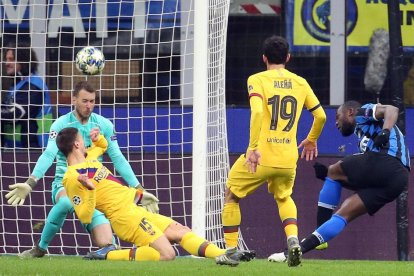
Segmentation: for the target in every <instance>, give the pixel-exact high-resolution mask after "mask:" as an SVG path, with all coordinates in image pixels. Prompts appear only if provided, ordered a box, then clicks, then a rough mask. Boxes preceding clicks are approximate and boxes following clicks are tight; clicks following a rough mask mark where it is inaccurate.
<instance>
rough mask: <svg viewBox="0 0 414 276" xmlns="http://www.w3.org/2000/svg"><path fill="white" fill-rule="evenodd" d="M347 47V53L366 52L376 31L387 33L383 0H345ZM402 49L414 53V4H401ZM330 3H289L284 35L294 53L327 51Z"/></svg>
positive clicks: (323, 0)
mask: <svg viewBox="0 0 414 276" xmlns="http://www.w3.org/2000/svg"><path fill="white" fill-rule="evenodd" d="M346 1H347V15H346V33H347V46H348V51H350V52H366V51H368V46H369V40H370V38H371V36H372V33H373V31H374V30H375V29H380V28H382V29H386V30H388V12H387V1H386V0H346ZM400 12H401V19H402V20H401V32H402V38H403V46H404V49H405V50H407V51H414V36H413V35H412V34H413V32H414V1H412V0H400ZM330 16H331V11H330V0H288V2H287V5H286V17H285V18H286V34H287V38H288V40H289V43H290V44H291V45H292V51H293V52H309V51H325V52H328V51H329V41H330Z"/></svg>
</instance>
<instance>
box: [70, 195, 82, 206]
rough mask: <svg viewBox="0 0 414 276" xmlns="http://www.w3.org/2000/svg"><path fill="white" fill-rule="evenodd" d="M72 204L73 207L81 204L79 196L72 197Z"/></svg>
mask: <svg viewBox="0 0 414 276" xmlns="http://www.w3.org/2000/svg"><path fill="white" fill-rule="evenodd" d="M72 202H73V204H75V205H79V204H81V202H82V199H81V198H80V196H77V195H75V196H73V197H72Z"/></svg>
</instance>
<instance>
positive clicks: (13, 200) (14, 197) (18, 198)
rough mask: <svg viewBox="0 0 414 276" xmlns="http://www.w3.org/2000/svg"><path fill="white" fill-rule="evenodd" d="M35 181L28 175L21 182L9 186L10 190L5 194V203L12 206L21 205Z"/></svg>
mask: <svg viewBox="0 0 414 276" xmlns="http://www.w3.org/2000/svg"><path fill="white" fill-rule="evenodd" d="M36 183H37V181H36V179H35V178H33V177H29V179H27V180H26V181H25V182H23V183H16V184H13V185H10V186H9V189H10V192H8V193H7V194H6V199H7V203H8V204H10V205H13V206H17V205H19V206H21V205H23V204H24V202H25V200H26V197H27V196H28V195H29V194H30V192H31V191H32V188H33V187H34V186H35V185H36Z"/></svg>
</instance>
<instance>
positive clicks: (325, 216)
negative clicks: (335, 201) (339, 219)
mask: <svg viewBox="0 0 414 276" xmlns="http://www.w3.org/2000/svg"><path fill="white" fill-rule="evenodd" d="M332 214H333V210H332V209H329V208H326V207H322V206H318V213H317V216H316V224H317V225H316V227H319V226H321V225H322V224H324V223H325V222H327V221H328V220H329V219H330V218H331V217H332Z"/></svg>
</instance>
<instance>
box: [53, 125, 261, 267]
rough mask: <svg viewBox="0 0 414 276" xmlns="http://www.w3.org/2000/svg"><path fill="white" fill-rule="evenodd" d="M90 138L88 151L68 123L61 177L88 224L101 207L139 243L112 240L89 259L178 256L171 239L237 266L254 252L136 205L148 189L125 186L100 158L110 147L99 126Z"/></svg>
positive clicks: (61, 142) (60, 141)
mask: <svg viewBox="0 0 414 276" xmlns="http://www.w3.org/2000/svg"><path fill="white" fill-rule="evenodd" d="M91 140H92V142H93V145H92V147H91V148H89V149H88V150H86V149H85V144H84V140H83V138H82V135H81V134H80V133H79V131H78V129H76V128H64V129H63V130H61V131H60V132H59V134H58V136H57V138H56V143H57V146H58V148H59V150H60V151H61V152H62V153H63V154H64V155H65V156H66V158H67V162H68V169H67V171H66V173H65V175H64V176H63V181H62V182H63V185H64V187H65V189H66V192H67V194H68V197H69V199H70V200H71V201H72V203H73V205H74V209H75V212H76V215H77V216H78V218H79V220H80V221H81V222H83V223H89V222H90V221H91V219H92V214H93V210H94V209H95V208H96V209H97V210H99V211H101V212H103V213H104V214H105V216H106V217H107V218H108V219H109V221H110V223H111V226H112V229H113V230H114V232H115V233H116V235H117V236H118V237H119V238H120V239H121V240H124V241H127V242H131V243H133V244H134V245H136V246H137V248H133V249H124V250H122V249H119V250H117V249H116V247H115V246H114V245H111V244H110V245H107V246H105V247H103V248H101V249H99V250H97V251H94V252H90V253H89V254H88V255H87V256H86V258H87V259H108V260H136V261H145V260H165V261H166V260H173V259H174V258H175V250H174V248H173V247H172V245H171V243H179V244H180V245H181V246H182V247H183V248H184V249H185V250H186V251H187V252H189V253H190V254H192V255H197V256H201V257H207V258H215V260H216V262H217V263H218V264H225V265H231V266H235V265H238V264H239V262H240V261H250V260H251V259H253V258H254V257H255V253H254V252H253V251H245V250H244V251H241V250H235V249H231V250H225V249H221V248H219V247H217V246H216V245H215V244H212V243H209V242H207V241H206V240H205V239H203V238H201V237H199V236H197V235H196V234H194V233H193V232H191V230H190V229H189V228H188V227H186V226H183V225H182V224H180V223H178V222H176V221H174V220H172V219H171V218H169V217H166V216H163V215H160V214H155V213H150V212H148V211H147V210H146V209H145V208H143V207H140V206H137V205H136V204H139V203H140V201H141V199H142V195H143V190H140V189H134V188H129V187H126V186H124V185H122V184H121V182H120V181H119V180H117V178H115V177H114V176H113V175H112V173H111V172H110V170H109V169H107V168H106V167H105V166H103V165H102V163H101V162H99V161H98V160H97V158H98V157H99V156H100V155H102V154H103V153H104V152H105V150H106V148H107V146H108V142H107V140H106V139H105V137H104V136H103V135H99V130H97V131H95V132H91Z"/></svg>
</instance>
